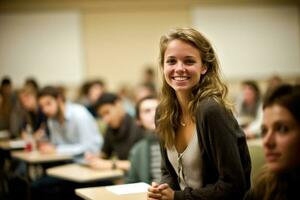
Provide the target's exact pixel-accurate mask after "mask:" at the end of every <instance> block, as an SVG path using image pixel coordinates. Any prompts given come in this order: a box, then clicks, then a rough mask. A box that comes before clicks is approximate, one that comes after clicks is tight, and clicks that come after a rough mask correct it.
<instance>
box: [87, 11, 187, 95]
mask: <svg viewBox="0 0 300 200" xmlns="http://www.w3.org/2000/svg"><path fill="white" fill-rule="evenodd" d="M82 20H83V25H82V27H83V41H84V44H85V52H86V54H85V62H86V63H85V64H86V73H85V74H86V75H87V78H94V77H102V78H103V79H104V80H105V81H106V83H107V85H108V88H109V89H111V90H116V89H117V88H118V87H119V86H120V84H124V83H126V84H129V85H135V84H137V83H138V82H139V81H140V80H141V74H142V70H143V68H144V66H145V65H147V64H153V65H155V66H157V61H158V52H159V39H160V36H161V35H162V34H163V33H165V32H166V31H167V30H169V29H170V28H172V27H178V26H187V25H189V22H190V20H189V13H188V10H187V9H186V8H185V9H173V10H172V9H171V10H161V11H160V10H159V11H157V10H151V9H150V10H146V11H145V10H142V11H132V10H128V11H124V10H122V11H113V12H100V11H99V12H85V13H83V15H82Z"/></svg>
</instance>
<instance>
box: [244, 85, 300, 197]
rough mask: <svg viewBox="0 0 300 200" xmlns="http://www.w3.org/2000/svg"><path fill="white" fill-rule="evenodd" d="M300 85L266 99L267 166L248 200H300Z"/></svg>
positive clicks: (283, 87)
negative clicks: (299, 195)
mask: <svg viewBox="0 0 300 200" xmlns="http://www.w3.org/2000/svg"><path fill="white" fill-rule="evenodd" d="M299 102H300V86H299V85H298V86H292V85H286V84H285V85H281V86H278V87H277V88H276V89H274V90H273V91H272V92H270V93H269V94H268V96H266V97H265V100H264V103H263V123H262V127H261V132H262V133H261V134H262V138H263V150H264V155H265V159H266V165H265V166H264V168H263V171H262V172H261V174H259V175H258V176H257V179H256V182H255V183H254V185H253V186H252V188H251V190H250V191H249V192H248V193H247V195H246V197H245V200H288V199H297V196H298V193H299V185H300V157H299V152H300V103H299Z"/></svg>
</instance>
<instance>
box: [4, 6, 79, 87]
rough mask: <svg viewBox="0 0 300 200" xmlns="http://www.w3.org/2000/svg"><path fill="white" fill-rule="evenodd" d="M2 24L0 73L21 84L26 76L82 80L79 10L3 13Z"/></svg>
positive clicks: (56, 80) (48, 81) (48, 80)
mask: <svg viewBox="0 0 300 200" xmlns="http://www.w3.org/2000/svg"><path fill="white" fill-rule="evenodd" d="M0 27H1V29H0V77H1V76H3V75H9V76H10V77H11V78H12V80H13V82H14V83H15V84H16V85H19V86H20V85H21V84H22V83H23V81H24V79H25V78H26V77H27V76H35V77H36V78H37V80H38V81H39V82H40V83H42V84H65V85H70V84H78V83H79V82H80V81H81V80H82V77H83V66H82V48H81V35H80V32H81V30H80V28H81V27H80V14H79V13H78V12H70V11H68V12H40V13H39V12H31V13H26V12H24V13H10V14H1V15H0Z"/></svg>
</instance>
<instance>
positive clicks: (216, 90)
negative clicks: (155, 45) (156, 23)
mask: <svg viewBox="0 0 300 200" xmlns="http://www.w3.org/2000/svg"><path fill="white" fill-rule="evenodd" d="M172 40H181V41H183V42H186V43H187V44H190V45H192V46H193V47H195V48H196V49H198V50H199V52H200V56H201V60H202V64H203V65H205V66H206V67H207V72H206V73H205V75H202V76H201V79H200V80H199V82H198V84H197V85H195V86H194V87H193V88H192V92H191V94H190V98H189V99H190V101H189V104H188V110H189V113H191V114H192V120H194V121H195V114H196V111H197V108H198V105H199V102H200V101H201V100H202V99H204V98H206V97H212V98H214V99H215V100H216V101H217V102H218V103H220V104H223V105H224V106H225V107H226V108H228V109H230V108H231V105H230V104H229V103H228V102H227V100H226V96H227V92H228V89H227V87H226V85H225V84H224V83H223V82H222V81H221V78H220V72H219V71H220V69H219V63H218V59H217V56H216V54H215V51H214V49H213V48H212V45H211V44H210V42H209V41H208V40H207V39H206V38H205V37H204V36H203V35H202V34H201V33H199V32H198V31H196V30H195V29H192V28H177V29H173V30H171V31H170V32H169V33H167V34H166V35H163V36H162V37H161V39H160V57H159V64H160V71H161V74H162V80H163V83H162V89H161V97H160V99H161V101H160V104H159V108H158V115H157V121H156V122H157V123H156V124H157V132H158V134H159V136H160V138H161V139H162V141H163V142H164V145H165V146H166V147H167V148H170V147H172V146H173V145H174V142H175V132H176V130H177V128H178V126H179V125H178V124H179V123H178V122H179V120H180V114H181V108H180V105H179V102H178V100H177V98H176V94H175V91H174V89H173V88H172V87H170V86H169V85H168V84H167V82H166V80H165V79H164V74H163V67H164V61H165V60H164V55H165V51H166V49H167V47H168V44H169V42H170V41H172Z"/></svg>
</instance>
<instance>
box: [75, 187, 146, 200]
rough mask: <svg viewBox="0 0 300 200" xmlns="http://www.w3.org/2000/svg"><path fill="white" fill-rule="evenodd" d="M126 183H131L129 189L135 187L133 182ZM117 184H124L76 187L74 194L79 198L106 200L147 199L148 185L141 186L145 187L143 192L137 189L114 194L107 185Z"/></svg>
mask: <svg viewBox="0 0 300 200" xmlns="http://www.w3.org/2000/svg"><path fill="white" fill-rule="evenodd" d="M142 184H143V183H142ZM127 185H132V186H131V187H132V188H131V189H134V188H136V186H135V184H127ZM118 186H120V187H123V186H124V185H116V186H106V187H90V188H81V189H76V190H75V193H76V195H78V196H80V197H81V198H83V199H86V200H99V199H103V200H106V199H108V200H143V199H147V192H146V191H147V188H148V186H143V187H145V189H144V191H143V192H141V191H139V192H137V193H130V194H116V193H114V192H112V191H110V190H108V188H109V187H118ZM131 189H130V190H131Z"/></svg>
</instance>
